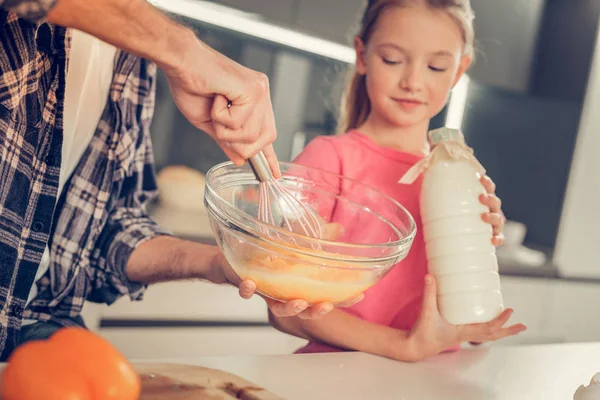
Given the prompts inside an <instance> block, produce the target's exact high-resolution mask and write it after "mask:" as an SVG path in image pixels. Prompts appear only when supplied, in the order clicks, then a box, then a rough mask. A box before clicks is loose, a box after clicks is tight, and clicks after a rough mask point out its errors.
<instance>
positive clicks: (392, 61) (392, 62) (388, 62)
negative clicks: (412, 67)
mask: <svg viewBox="0 0 600 400" xmlns="http://www.w3.org/2000/svg"><path fill="white" fill-rule="evenodd" d="M383 62H384V63H385V64H387V65H397V64H400V61H394V60H388V59H387V58H384V59H383Z"/></svg>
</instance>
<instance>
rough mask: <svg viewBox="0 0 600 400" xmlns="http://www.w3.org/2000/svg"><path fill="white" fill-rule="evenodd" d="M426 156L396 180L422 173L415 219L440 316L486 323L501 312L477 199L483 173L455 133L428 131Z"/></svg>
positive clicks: (491, 249) (496, 277)
mask: <svg viewBox="0 0 600 400" xmlns="http://www.w3.org/2000/svg"><path fill="white" fill-rule="evenodd" d="M429 142H430V144H431V152H430V154H429V155H428V156H427V157H426V158H424V159H423V160H421V161H420V162H419V163H417V164H416V165H415V166H414V167H413V168H411V169H410V170H409V171H408V172H407V173H406V175H405V176H404V177H403V178H402V179H401V180H400V183H403V184H410V183H412V182H413V181H414V180H415V179H416V178H417V177H418V176H419V174H421V173H423V184H422V188H421V203H420V208H421V218H422V222H423V234H424V237H425V243H426V252H427V261H428V263H429V272H430V273H431V274H433V275H434V276H435V278H436V281H437V284H438V306H439V310H440V313H441V314H442V316H443V317H444V319H445V320H446V321H448V322H449V323H451V324H455V325H461V324H471V323H481V322H488V321H491V320H493V319H494V318H495V317H497V316H498V315H499V314H500V313H501V312H502V311H503V310H504V305H503V299H502V293H501V290H500V276H499V275H498V261H497V259H496V249H495V247H494V245H493V244H492V226H491V225H490V224H488V223H485V222H484V221H483V220H482V219H481V215H482V214H483V213H486V212H489V209H488V208H487V207H486V206H484V205H483V204H481V202H480V201H479V196H480V195H481V194H484V193H486V191H485V188H484V187H483V185H482V184H481V182H480V178H481V176H483V175H485V169H484V168H483V166H482V165H481V164H480V163H479V161H478V160H477V159H476V158H475V156H474V155H473V150H472V149H471V148H470V147H468V146H467V145H466V144H465V139H464V136H463V134H462V133H461V132H460V131H459V130H455V129H449V128H441V129H438V130H434V131H431V132H429Z"/></svg>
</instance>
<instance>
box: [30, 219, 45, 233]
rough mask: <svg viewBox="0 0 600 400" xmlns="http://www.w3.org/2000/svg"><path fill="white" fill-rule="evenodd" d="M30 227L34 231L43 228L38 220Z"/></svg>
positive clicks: (39, 230)
mask: <svg viewBox="0 0 600 400" xmlns="http://www.w3.org/2000/svg"><path fill="white" fill-rule="evenodd" d="M31 229H33V231H34V232H41V231H42V229H44V224H43V223H42V222H40V221H35V222H34V223H33V226H32V227H31Z"/></svg>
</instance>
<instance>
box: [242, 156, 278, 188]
mask: <svg viewBox="0 0 600 400" xmlns="http://www.w3.org/2000/svg"><path fill="white" fill-rule="evenodd" d="M248 164H250V168H252V172H254V175H255V176H256V179H258V180H259V181H260V182H268V181H270V180H271V179H273V172H271V167H270V166H269V162H268V161H267V157H265V154H264V153H263V152H262V151H261V152H260V153H258V154H257V155H255V156H252V157H250V158H249V159H248Z"/></svg>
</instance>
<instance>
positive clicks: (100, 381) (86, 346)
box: [2, 328, 141, 400]
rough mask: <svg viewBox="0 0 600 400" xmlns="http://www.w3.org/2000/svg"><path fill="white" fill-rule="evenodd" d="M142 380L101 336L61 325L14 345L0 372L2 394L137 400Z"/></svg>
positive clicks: (11, 398) (25, 398)
mask: <svg viewBox="0 0 600 400" xmlns="http://www.w3.org/2000/svg"><path fill="white" fill-rule="evenodd" d="M140 392H141V381H140V378H139V376H138V374H137V373H136V372H135V370H134V369H133V367H132V366H131V365H130V364H129V362H128V361H127V360H126V359H125V357H123V355H122V354H121V353H119V351H118V350H117V349H115V348H114V347H113V346H112V345H111V344H110V343H109V342H107V341H106V340H104V339H103V338H101V337H99V336H97V335H95V334H93V333H91V332H89V331H87V330H84V329H81V328H64V329H61V330H60V331H58V332H57V333H55V334H54V335H53V336H52V337H51V338H50V339H49V340H47V341H35V342H30V343H26V344H24V345H23V346H21V347H19V348H17V349H16V350H15V351H14V352H13V354H12V355H11V356H10V358H9V360H8V365H7V367H6V368H5V370H4V372H3V373H2V399H3V400H113V399H119V400H138V397H139V395H140Z"/></svg>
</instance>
